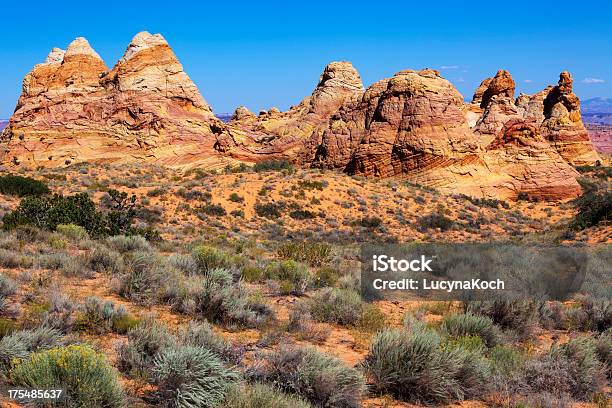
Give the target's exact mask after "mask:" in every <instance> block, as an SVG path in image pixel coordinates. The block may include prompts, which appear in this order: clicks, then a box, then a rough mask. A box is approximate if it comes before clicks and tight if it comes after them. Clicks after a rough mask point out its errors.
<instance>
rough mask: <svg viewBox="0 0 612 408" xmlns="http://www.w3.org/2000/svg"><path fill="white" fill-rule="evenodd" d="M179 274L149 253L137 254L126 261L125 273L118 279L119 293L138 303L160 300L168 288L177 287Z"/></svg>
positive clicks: (133, 254)
mask: <svg viewBox="0 0 612 408" xmlns="http://www.w3.org/2000/svg"><path fill="white" fill-rule="evenodd" d="M178 279H179V276H178V272H177V271H175V270H174V269H172V268H168V267H166V266H165V265H164V263H163V261H162V259H161V258H160V257H159V256H157V255H154V254H151V253H148V252H135V253H132V254H131V255H130V257H129V258H128V259H127V260H126V267H125V272H124V273H123V274H121V275H120V276H119V277H118V281H117V287H116V290H117V293H119V294H120V295H122V296H124V297H125V298H127V299H130V300H132V301H134V302H137V303H142V304H152V303H154V302H155V301H157V300H160V299H161V298H162V297H163V296H164V294H165V292H166V290H167V288H168V287H172V286H175V285H177V284H178V283H177V282H178Z"/></svg>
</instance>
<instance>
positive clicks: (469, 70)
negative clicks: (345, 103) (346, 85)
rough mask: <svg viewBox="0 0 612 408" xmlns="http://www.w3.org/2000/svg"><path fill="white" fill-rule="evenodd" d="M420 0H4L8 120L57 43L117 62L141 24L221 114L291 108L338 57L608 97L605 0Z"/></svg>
mask: <svg viewBox="0 0 612 408" xmlns="http://www.w3.org/2000/svg"><path fill="white" fill-rule="evenodd" d="M412 3H413V2H410V1H407V0H405V1H398V2H386V1H370V2H367V3H360V2H357V1H353V2H338V1H331V0H329V1H326V2H320V1H284V2H275V1H270V0H266V1H254V2H249V3H246V2H239V1H227V2H223V1H217V2H214V3H208V2H204V1H201V2H181V1H164V2H159V1H142V2H141V1H136V0H130V1H120V2H109V1H88V0H82V1H79V2H61V1H54V2H47V1H41V2H38V3H37V2H32V1H30V2H26V1H22V2H11V4H6V2H5V4H3V5H2V15H3V19H2V23H1V24H0V43H1V47H0V57H1V58H2V68H1V75H0V118H7V117H9V116H10V115H11V113H12V111H13V109H14V106H15V103H16V101H17V98H18V96H19V93H20V90H21V81H22V78H23V76H24V75H25V74H26V73H27V72H28V71H29V70H30V69H31V68H32V66H33V65H35V64H36V63H39V62H42V61H43V60H44V59H45V57H46V55H47V53H48V52H49V50H50V49H51V48H52V47H55V46H59V47H62V48H65V47H66V46H67V45H68V43H69V42H70V41H71V40H72V39H73V38H75V37H77V36H84V37H86V38H87V39H88V40H89V41H90V43H91V44H92V46H93V47H94V48H95V49H96V50H97V51H98V53H99V54H100V55H101V56H102V58H103V59H104V61H105V62H106V64H107V65H108V66H109V67H111V66H112V65H113V64H114V63H115V62H116V61H117V59H118V58H119V57H120V56H121V55H122V54H123V51H124V49H125V47H126V46H127V44H128V43H129V41H130V39H131V38H132V36H133V35H134V34H136V33H137V32H138V31H142V30H147V31H150V32H152V33H157V32H159V33H162V34H163V35H164V36H165V37H166V39H167V40H168V41H169V43H170V45H171V46H172V47H173V48H174V50H175V52H176V54H177V55H178V57H179V59H180V60H181V62H182V63H183V65H184V67H185V70H186V71H187V73H188V74H189V75H190V76H191V78H192V79H193V80H194V81H195V83H196V84H197V85H198V87H199V89H200V91H201V92H202V94H203V96H204V98H205V99H207V100H208V102H209V103H210V104H211V105H212V107H213V109H214V110H215V111H216V112H231V111H232V110H233V109H234V108H235V107H236V106H238V105H241V104H244V105H246V106H247V107H249V108H250V109H252V110H253V111H258V110H259V109H265V108H269V107H271V106H277V107H279V108H281V109H286V108H287V107H289V106H290V105H292V104H295V103H298V102H299V101H300V100H301V99H302V98H303V97H304V96H305V95H308V94H309V93H310V92H311V91H312V89H313V87H314V86H315V85H316V82H317V80H318V76H319V74H320V72H321V70H322V69H323V67H324V66H325V65H326V64H327V63H328V62H330V61H337V60H349V61H352V62H353V64H354V65H355V67H356V68H357V69H358V70H359V72H360V73H361V76H362V78H363V80H364V82H365V84H366V85H369V84H371V83H372V82H374V81H376V80H378V79H381V78H384V77H388V76H391V75H393V74H394V73H395V72H397V71H399V70H402V69H409V68H414V69H418V68H423V67H432V68H438V69H440V70H441V71H442V74H443V75H444V76H445V77H446V78H448V79H449V80H451V81H452V82H453V83H454V84H455V86H456V87H457V88H458V89H459V91H460V92H461V93H462V94H463V95H464V96H465V97H466V98H467V97H469V96H471V94H472V93H473V91H474V88H475V87H476V86H477V85H478V83H479V82H480V81H481V80H482V79H483V78H485V77H487V76H490V75H492V74H494V73H495V72H496V70H497V69H498V68H505V69H508V70H509V71H510V72H511V73H512V75H513V76H514V78H515V80H516V82H517V86H518V91H524V92H530V93H531V92H535V91H538V90H540V89H542V88H543V87H544V86H546V85H547V84H552V83H555V82H556V80H557V78H558V74H559V72H560V71H562V70H565V69H568V70H570V71H571V72H572V74H573V75H574V78H575V83H576V85H575V90H576V92H577V93H578V95H579V96H580V97H581V98H583V99H586V98H591V97H594V96H607V97H610V96H612V20H611V19H612V17H611V16H612V6H611V2H609V1H582V2H580V1H575V0H574V1H538V0H530V1H463V2H458V1H452V2H445V1H440V0H438V1H420V2H414V4H412Z"/></svg>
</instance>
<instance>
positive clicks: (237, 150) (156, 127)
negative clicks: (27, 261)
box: [0, 32, 605, 200]
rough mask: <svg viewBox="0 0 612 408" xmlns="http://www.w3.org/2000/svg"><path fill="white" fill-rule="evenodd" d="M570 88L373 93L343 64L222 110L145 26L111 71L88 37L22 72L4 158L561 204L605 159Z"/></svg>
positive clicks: (426, 75)
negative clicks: (356, 178)
mask: <svg viewBox="0 0 612 408" xmlns="http://www.w3.org/2000/svg"><path fill="white" fill-rule="evenodd" d="M572 82H573V81H572V78H571V75H570V74H569V73H567V72H563V73H561V75H560V78H559V81H558V83H557V84H556V85H554V86H549V87H547V88H546V89H544V90H542V91H540V92H538V93H536V94H533V95H526V94H521V95H518V97H515V84H514V81H513V79H512V76H511V75H510V73H509V72H508V71H505V70H499V71H498V72H497V73H496V75H495V76H493V77H491V78H488V79H485V80H484V81H483V82H482V83H481V84H480V86H479V87H478V89H477V90H476V91H475V92H474V95H473V97H472V102H471V103H465V102H464V98H463V96H462V95H461V94H460V93H459V92H458V91H457V89H456V88H455V87H454V86H453V85H452V84H451V83H450V82H449V81H447V80H446V79H444V78H443V77H442V76H441V75H440V73H439V72H438V71H436V70H433V69H423V70H418V71H417V70H404V71H400V72H398V73H397V74H395V75H394V76H393V77H391V78H386V79H382V80H380V81H378V82H375V83H374V84H372V85H370V86H369V87H368V88H365V87H364V86H363V83H362V80H361V77H360V75H359V73H358V72H357V70H356V69H355V68H354V67H353V65H352V64H351V63H350V62H347V61H339V62H332V63H330V64H329V65H327V66H326V67H325V68H324V69H323V72H322V73H321V75H320V77H319V81H318V83H317V84H316V86H315V87H314V89H313V91H312V93H311V94H310V95H309V96H307V97H305V98H304V99H303V100H302V101H301V102H299V103H298V104H296V105H294V106H292V107H291V108H290V109H288V110H287V111H284V112H282V111H280V110H279V109H277V108H275V107H270V108H269V109H267V110H265V111H261V112H259V113H253V112H251V111H249V110H248V109H247V108H245V107H239V108H237V109H236V111H235V112H234V113H233V114H231V115H230V114H223V115H217V116H215V114H213V111H212V109H211V107H210V106H209V105H208V103H207V102H206V100H205V99H204V98H203V97H202V95H201V94H200V92H199V90H198V89H197V87H196V86H195V84H194V83H193V82H192V81H191V79H190V78H189V76H188V75H187V73H186V72H185V71H184V69H183V66H182V65H181V64H180V62H179V61H178V59H177V57H176V55H175V54H174V52H173V51H172V49H171V48H170V46H169V45H168V43H167V42H166V40H165V39H164V37H163V36H161V35H160V34H150V33H147V32H142V33H139V34H137V35H136V36H135V37H134V38H133V39H132V41H131V42H130V43H129V45H128V46H127V48H126V50H125V52H124V54H123V56H122V57H121V59H119V61H117V63H116V64H115V65H114V66H113V67H112V68H110V69H109V68H108V67H107V65H106V64H105V63H104V61H102V59H101V58H100V56H99V55H98V54H97V53H96V52H95V50H94V49H93V48H92V47H91V45H90V44H89V43H88V42H87V40H86V39H84V38H81V37H80V38H77V39H76V40H74V41H73V42H72V43H71V44H70V45H69V46H68V47H67V48H66V51H63V50H62V49H59V48H54V49H53V50H52V51H51V52H50V53H49V55H48V57H47V59H46V60H45V62H44V63H42V64H39V65H36V66H35V67H34V68H33V69H32V71H31V72H30V73H28V75H26V77H25V78H24V81H23V92H22V94H21V96H20V98H19V100H18V102H17V106H16V109H15V113H14V114H13V116H12V117H11V119H10V123H9V125H8V126H7V128H6V129H4V131H2V138H1V141H0V144H2V148H1V149H0V162H2V164H4V165H12V166H57V165H66V164H71V163H77V162H132V161H141V162H152V163H158V164H161V165H165V166H171V167H175V168H181V169H188V168H193V167H200V168H206V169H214V168H221V167H225V166H227V165H237V164H238V163H241V162H248V163H253V162H258V161H263V160H271V159H284V160H291V161H292V162H294V163H295V164H296V165H299V166H303V167H320V168H329V169H336V170H338V171H343V172H345V173H348V174H360V175H363V176H366V177H380V178H384V177H394V178H399V179H403V180H408V181H411V182H415V183H420V184H423V185H426V186H430V187H434V188H437V189H440V190H443V191H450V192H462V193H465V194H469V195H473V196H478V197H483V196H484V197H496V198H509V199H514V198H516V197H518V196H519V195H527V196H529V197H533V198H537V199H545V200H558V199H566V198H571V197H575V196H577V195H578V194H580V186H579V185H578V183H577V182H576V177H577V176H578V173H577V172H576V171H575V170H574V168H573V167H572V165H578V164H592V163H595V162H596V161H597V160H599V156H598V154H597V153H596V152H595V150H594V148H593V145H592V143H591V140H590V138H589V134H588V133H587V130H586V128H585V126H584V124H583V122H582V116H581V112H580V108H581V107H580V100H579V99H578V97H576V95H575V94H574V93H573V90H572ZM592 105H593V106H602V105H605V101H593V102H592Z"/></svg>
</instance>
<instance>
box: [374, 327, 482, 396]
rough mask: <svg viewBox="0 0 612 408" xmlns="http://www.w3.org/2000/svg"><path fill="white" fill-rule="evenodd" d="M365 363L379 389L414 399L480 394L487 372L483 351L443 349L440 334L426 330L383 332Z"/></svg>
mask: <svg viewBox="0 0 612 408" xmlns="http://www.w3.org/2000/svg"><path fill="white" fill-rule="evenodd" d="M364 367H365V369H366V371H367V373H368V375H369V376H370V377H371V378H372V379H373V383H374V387H375V390H376V391H379V392H387V393H390V394H392V395H394V396H395V397H396V398H398V399H401V400H403V401H410V402H415V403H444V402H448V401H452V400H462V399H464V398H467V397H472V396H476V395H478V394H479V393H481V392H483V391H484V388H485V387H484V385H485V384H486V380H487V378H488V376H489V371H488V366H487V364H486V363H485V360H484V359H483V357H482V356H481V355H479V354H478V353H477V352H473V351H470V350H466V349H465V348H463V347H452V346H451V347H448V346H445V347H443V346H442V344H441V338H440V336H439V335H438V334H437V333H435V332H434V331H432V330H427V329H416V330H413V331H412V332H408V331H405V330H387V331H383V332H380V333H379V334H378V335H377V336H376V338H375V339H374V341H373V343H372V347H371V349H370V353H369V354H368V356H367V357H366V359H365V361H364Z"/></svg>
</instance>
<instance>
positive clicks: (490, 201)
mask: <svg viewBox="0 0 612 408" xmlns="http://www.w3.org/2000/svg"><path fill="white" fill-rule="evenodd" d="M458 197H459V198H463V199H464V200H467V201H469V202H470V203H472V204H474V205H476V206H478V207H490V208H499V207H502V208H506V209H508V208H510V205H509V204H508V203H507V202H506V201H504V200H498V199H496V198H484V197H483V198H477V197H471V196H468V195H465V194H460V195H459V196H458Z"/></svg>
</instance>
